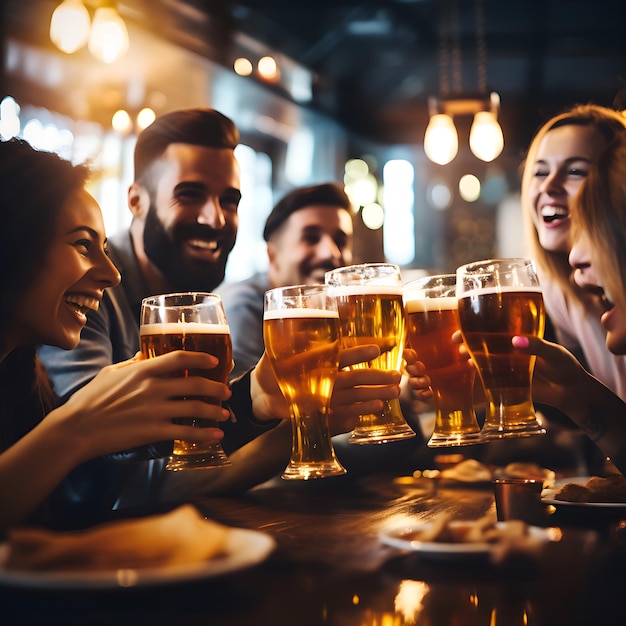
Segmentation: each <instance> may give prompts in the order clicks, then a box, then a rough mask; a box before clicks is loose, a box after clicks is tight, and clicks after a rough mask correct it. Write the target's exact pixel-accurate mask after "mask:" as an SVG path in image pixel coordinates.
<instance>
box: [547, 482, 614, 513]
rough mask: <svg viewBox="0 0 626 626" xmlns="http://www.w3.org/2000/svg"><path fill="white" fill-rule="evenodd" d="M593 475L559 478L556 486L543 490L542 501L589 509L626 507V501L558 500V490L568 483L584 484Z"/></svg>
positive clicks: (555, 504)
mask: <svg viewBox="0 0 626 626" xmlns="http://www.w3.org/2000/svg"><path fill="white" fill-rule="evenodd" d="M590 478H591V476H572V477H570V478H559V479H558V480H556V481H555V482H554V487H550V488H549V489H544V490H543V491H542V492H541V501H542V502H543V503H544V504H552V505H553V506H565V507H567V506H573V507H584V508H589V509H624V508H626V502H569V501H568V500H557V499H555V497H554V496H555V495H556V493H557V491H559V489H560V488H561V487H562V486H563V485H566V484H567V483H576V484H578V485H584V484H585V483H586V482H587V481H588V480H589V479H590Z"/></svg>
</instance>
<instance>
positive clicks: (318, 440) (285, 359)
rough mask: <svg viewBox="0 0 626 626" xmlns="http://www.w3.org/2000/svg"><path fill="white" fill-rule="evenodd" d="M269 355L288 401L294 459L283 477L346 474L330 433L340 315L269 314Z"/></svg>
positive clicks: (266, 330)
mask: <svg viewBox="0 0 626 626" xmlns="http://www.w3.org/2000/svg"><path fill="white" fill-rule="evenodd" d="M263 337H264V341H265V351H266V354H267V356H268V357H269V360H270V363H271V365H272V369H273V370H274V374H275V376H276V379H277V381H278V385H279V387H280V390H281V391H282V393H283V395H284V396H285V398H286V400H287V401H288V402H289V411H290V416H291V424H292V454H291V459H290V462H289V466H288V467H287V468H286V469H285V471H284V472H283V475H282V476H283V478H287V479H289V478H297V479H303V478H304V479H308V478H318V477H322V476H330V475H336V474H343V473H345V469H344V468H343V467H342V466H341V464H340V463H339V461H338V460H337V458H336V456H335V451H334V449H333V446H332V442H331V438H330V433H329V429H328V415H329V403H330V396H331V394H332V390H333V385H334V383H335V378H336V377H337V372H338V370H339V316H338V314H337V311H335V310H323V309H310V308H284V309H280V308H279V309H275V310H266V311H265V313H264V321H263Z"/></svg>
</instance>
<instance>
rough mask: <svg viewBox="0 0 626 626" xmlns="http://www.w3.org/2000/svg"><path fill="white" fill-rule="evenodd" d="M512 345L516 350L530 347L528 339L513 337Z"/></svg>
mask: <svg viewBox="0 0 626 626" xmlns="http://www.w3.org/2000/svg"><path fill="white" fill-rule="evenodd" d="M512 343H513V345H514V346H515V347H516V348H528V346H529V345H530V340H529V339H528V337H519V336H516V337H513V339H512Z"/></svg>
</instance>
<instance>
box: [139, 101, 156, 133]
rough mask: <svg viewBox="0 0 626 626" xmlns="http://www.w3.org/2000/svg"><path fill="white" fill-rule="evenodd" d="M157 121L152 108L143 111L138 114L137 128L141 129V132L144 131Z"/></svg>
mask: <svg viewBox="0 0 626 626" xmlns="http://www.w3.org/2000/svg"><path fill="white" fill-rule="evenodd" d="M155 119H156V114H155V112H154V111H153V110H152V109H151V108H150V107H145V108H144V109H141V111H139V113H138V114H137V126H138V127H139V130H143V129H144V128H147V127H148V126H150V124H152V122H154V120H155Z"/></svg>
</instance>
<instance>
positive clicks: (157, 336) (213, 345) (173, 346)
mask: <svg viewBox="0 0 626 626" xmlns="http://www.w3.org/2000/svg"><path fill="white" fill-rule="evenodd" d="M174 350H191V351H194V352H206V353H207V354H212V355H213V356H216V357H217V358H218V359H219V363H218V365H217V366H216V367H213V368H210V369H190V370H183V371H181V373H180V376H203V377H204V378H208V379H210V380H215V381H218V382H221V383H225V384H226V383H227V382H228V373H229V372H230V369H231V366H232V359H233V348H232V342H231V338H230V329H229V327H228V325H226V324H201V323H198V324H195V323H185V322H172V323H165V324H143V325H142V326H141V352H142V354H143V355H144V356H145V357H147V358H152V357H155V356H159V355H161V354H166V353H168V352H173V351H174ZM200 399H201V400H204V401H205V402H208V403H210V404H219V403H218V402H216V401H215V400H214V399H212V398H205V397H203V398H200ZM176 422H178V423H179V424H188V425H190V426H196V427H199V428H208V427H211V426H216V424H215V422H214V421H213V420H204V419H195V418H178V419H177V420H176ZM214 449H215V444H208V445H207V446H202V445H201V444H197V443H192V442H189V441H181V440H179V439H176V440H175V441H174V448H173V450H172V455H173V456H174V458H176V457H185V458H189V457H192V458H193V457H196V458H198V459H201V458H204V456H205V455H207V454H209V453H212V452H213V451H214ZM174 463H175V461H173V462H172V466H173V464H174Z"/></svg>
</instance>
